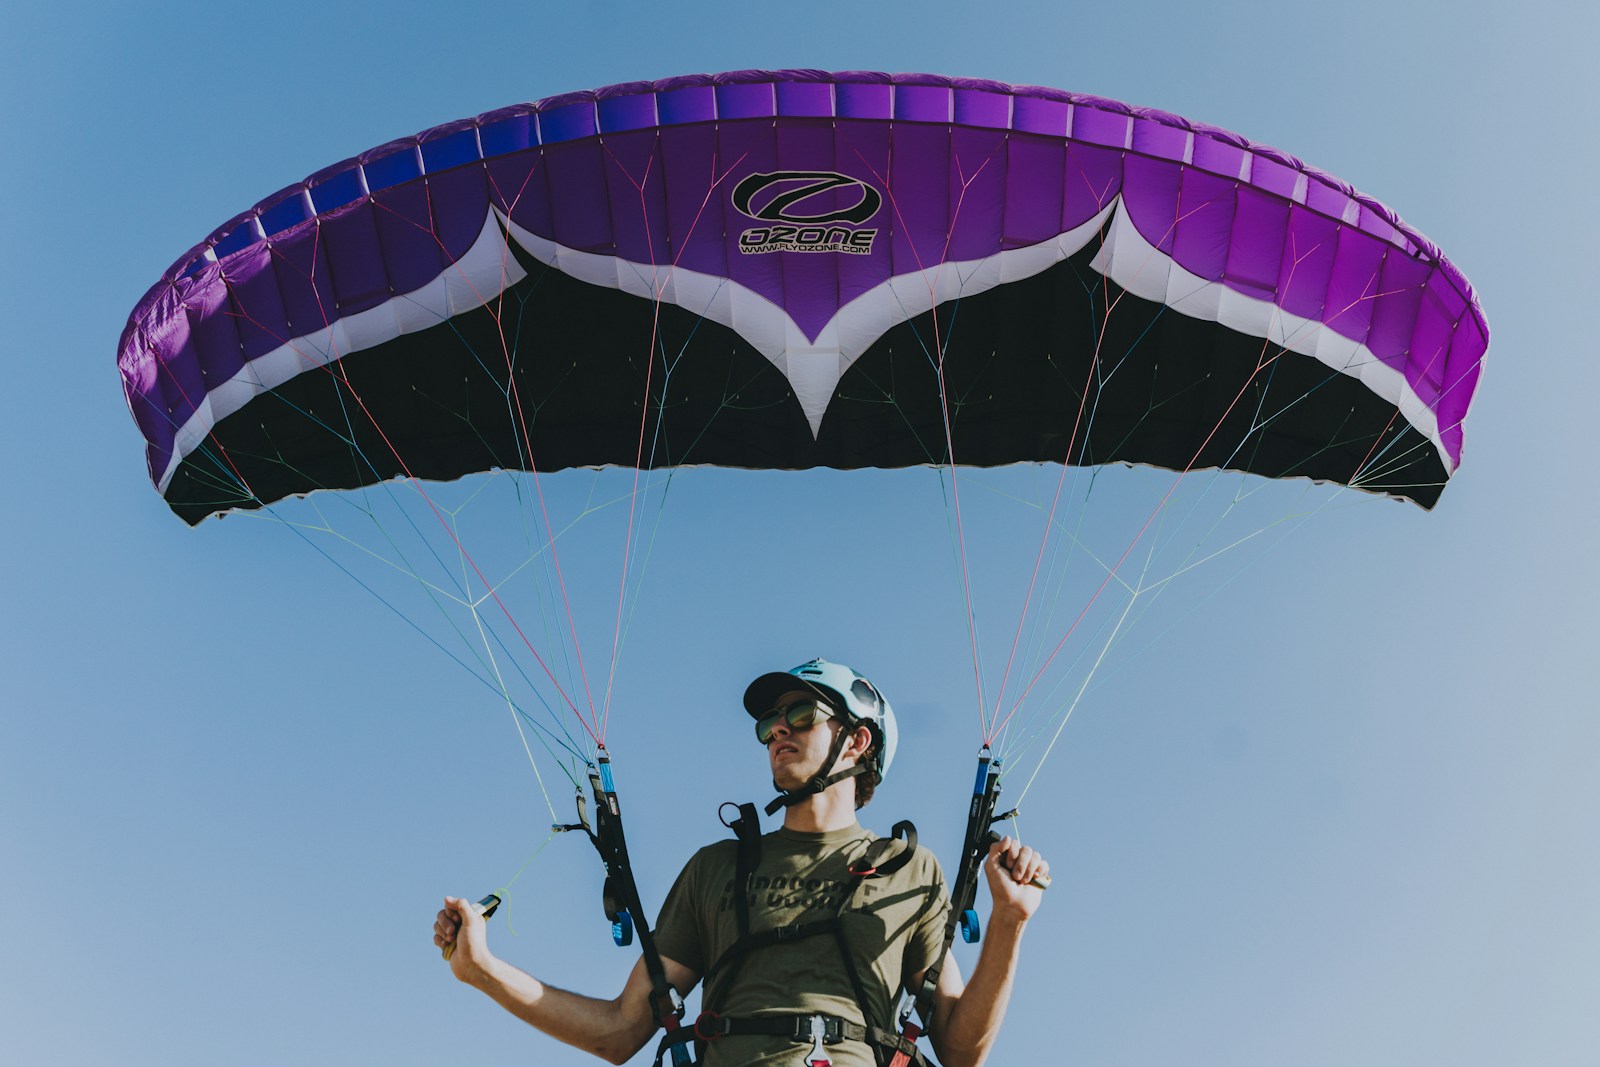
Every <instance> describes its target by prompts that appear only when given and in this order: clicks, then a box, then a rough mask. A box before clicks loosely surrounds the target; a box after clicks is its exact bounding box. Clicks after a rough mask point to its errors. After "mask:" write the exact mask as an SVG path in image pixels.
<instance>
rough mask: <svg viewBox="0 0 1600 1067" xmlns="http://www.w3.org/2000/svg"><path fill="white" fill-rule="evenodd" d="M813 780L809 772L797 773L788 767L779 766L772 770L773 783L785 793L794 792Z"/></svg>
mask: <svg viewBox="0 0 1600 1067" xmlns="http://www.w3.org/2000/svg"><path fill="white" fill-rule="evenodd" d="M809 781H811V776H810V775H809V774H804V775H803V774H797V773H795V772H794V771H793V770H791V769H790V768H788V767H779V768H777V769H776V770H774V771H773V772H772V784H773V785H775V786H777V787H778V788H779V789H781V790H783V791H784V792H785V793H790V792H793V791H794V790H796V789H799V788H800V787H801V786H803V785H805V784H806V783H807V782H809Z"/></svg>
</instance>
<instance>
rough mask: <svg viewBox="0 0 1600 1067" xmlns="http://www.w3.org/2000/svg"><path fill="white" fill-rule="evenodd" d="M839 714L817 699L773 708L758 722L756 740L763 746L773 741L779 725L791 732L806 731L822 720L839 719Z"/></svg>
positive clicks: (810, 698) (809, 698)
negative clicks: (785, 726)
mask: <svg viewBox="0 0 1600 1067" xmlns="http://www.w3.org/2000/svg"><path fill="white" fill-rule="evenodd" d="M838 715H839V713H838V712H837V711H835V710H834V709H833V708H831V707H829V706H828V705H827V704H825V703H823V702H822V701H820V700H818V699H816V698H815V697H806V698H804V699H802V700H796V701H794V702H793V703H791V704H785V705H784V706H783V707H781V708H773V709H772V710H771V711H769V712H767V713H766V714H765V715H763V716H761V718H759V719H757V720H756V740H758V741H760V742H761V743H762V744H763V745H765V744H767V743H768V742H770V741H771V740H772V731H773V730H776V729H777V728H778V723H780V722H782V723H786V724H787V725H788V727H789V728H790V729H791V730H804V729H806V728H807V727H809V726H811V725H813V724H815V723H816V722H817V721H819V720H821V719H833V718H837V717H838Z"/></svg>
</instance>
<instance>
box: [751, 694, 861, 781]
mask: <svg viewBox="0 0 1600 1067" xmlns="http://www.w3.org/2000/svg"><path fill="white" fill-rule="evenodd" d="M815 697H816V694H815V693H811V692H806V691H803V690H799V689H796V690H791V691H790V692H787V693H785V694H783V696H781V697H779V698H778V700H777V702H776V703H775V704H774V705H773V706H774V707H779V708H782V707H787V706H788V705H790V704H792V703H794V702H795V701H796V700H808V699H814V698H815ZM842 728H843V724H842V723H841V722H840V721H839V719H838V718H837V717H835V718H830V719H823V720H820V721H818V722H815V723H813V724H811V725H810V726H808V727H806V728H805V729H803V730H797V729H795V728H794V727H792V726H790V725H789V724H788V723H787V722H785V721H783V720H782V719H779V720H778V725H777V726H775V727H773V730H772V737H771V739H769V740H768V741H767V760H768V761H769V762H770V763H771V764H772V780H773V781H774V782H776V783H777V785H778V788H780V789H798V788H799V787H800V786H802V785H805V784H806V782H808V781H810V780H811V779H812V777H813V776H815V775H816V774H817V773H818V772H820V771H821V770H822V765H823V764H824V763H825V762H827V759H828V750H829V749H830V748H832V747H833V738H834V734H835V733H837V732H838V731H839V730H840V729H842ZM840 766H841V767H842V766H843V762H841V764H840ZM835 769H838V768H835Z"/></svg>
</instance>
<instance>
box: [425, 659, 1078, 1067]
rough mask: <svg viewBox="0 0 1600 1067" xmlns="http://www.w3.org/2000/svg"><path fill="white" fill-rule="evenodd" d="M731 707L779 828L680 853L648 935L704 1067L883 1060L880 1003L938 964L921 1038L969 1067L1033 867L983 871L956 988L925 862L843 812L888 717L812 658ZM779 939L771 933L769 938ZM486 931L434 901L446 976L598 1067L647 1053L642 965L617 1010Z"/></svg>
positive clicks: (1008, 972) (938, 894) (856, 798)
mask: <svg viewBox="0 0 1600 1067" xmlns="http://www.w3.org/2000/svg"><path fill="white" fill-rule="evenodd" d="M745 709H746V710H747V711H748V712H749V713H750V715H751V717H752V718H754V719H755V720H756V736H757V739H758V740H760V741H761V742H762V743H763V744H764V745H765V746H766V749H767V759H768V762H769V764H770V765H771V768H772V778H773V784H774V785H775V786H777V788H778V789H779V790H780V792H781V795H780V797H779V798H778V799H777V800H775V801H774V802H773V803H772V804H771V805H769V814H770V812H771V811H772V810H775V809H776V808H778V807H782V808H783V809H784V817H783V826H782V828H781V829H779V830H776V831H774V832H773V833H770V834H767V835H765V836H763V837H759V838H758V837H755V836H754V835H753V834H746V835H742V838H743V839H742V841H740V842H734V841H722V842H718V843H717V844H713V845H710V846H708V847H706V848H704V849H701V850H700V851H699V852H698V853H696V854H695V856H694V857H693V858H692V859H691V860H690V861H689V863H688V865H687V866H686V867H685V868H684V871H683V873H682V874H681V875H680V876H679V878H678V881H677V883H676V884H675V885H674V886H673V888H672V891H671V892H670V893H669V894H668V896H667V902H666V904H665V905H664V906H663V907H662V911H661V920H660V922H659V923H658V924H657V928H656V934H655V937H656V948H657V950H658V952H659V954H660V956H661V964H662V967H663V969H664V971H665V975H666V978H667V981H668V982H670V983H671V985H672V986H673V987H674V988H675V989H676V990H677V991H678V992H679V994H680V995H685V994H687V993H688V992H689V990H690V989H691V988H693V987H694V986H695V985H696V984H697V983H698V982H700V981H701V979H703V978H704V979H706V980H707V988H706V991H705V994H704V996H703V997H702V1001H703V1004H702V1006H703V1007H704V1008H705V1012H704V1013H703V1014H702V1017H701V1020H700V1022H699V1023H698V1024H697V1028H698V1029H699V1031H700V1034H701V1036H702V1037H709V1038H710V1039H711V1040H710V1041H709V1042H708V1043H707V1049H706V1059H705V1062H706V1063H707V1064H708V1065H713V1067H715V1065H719V1064H726V1065H733V1064H772V1065H774V1067H776V1065H780V1064H782V1065H789V1067H799V1065H801V1064H819V1065H820V1064H824V1063H830V1062H831V1063H832V1064H834V1065H836V1067H856V1065H861V1067H869V1065H871V1064H873V1063H875V1062H879V1060H880V1059H881V1061H882V1062H888V1056H889V1048H888V1046H887V1045H886V1044H885V1043H884V1040H883V1039H884V1037H885V1035H886V1034H888V1033H889V1032H891V1031H892V1030H893V1028H894V1018H893V1011H894V1001H895V1000H896V998H897V997H898V996H899V993H900V991H901V990H902V989H905V990H909V991H911V992H912V993H913V994H915V993H916V992H918V991H920V990H921V989H922V986H923V978H924V976H925V975H926V974H927V973H928V972H929V969H930V968H931V967H932V966H933V965H934V964H935V962H936V961H937V960H938V958H939V954H940V953H941V952H944V953H945V957H944V959H943V961H942V964H941V966H940V967H939V969H938V970H937V972H936V974H937V985H936V987H935V989H934V991H933V996H932V998H931V1011H930V1012H929V1013H928V1014H929V1016H930V1018H929V1019H928V1020H927V1022H928V1036H929V1040H930V1041H931V1042H932V1044H933V1048H934V1051H935V1053H936V1054H937V1056H938V1059H939V1062H940V1063H941V1064H942V1065H943V1067H976V1065H977V1064H980V1063H982V1062H983V1060H984V1058H985V1057H986V1056H987V1055H988V1053H989V1050H990V1049H991V1048H992V1047H993V1044H994V1040H995V1037H996V1036H997V1034H998V1033H999V1029H1000V1022H1001V1020H1002V1018H1003V1017H1004V1015H1005V1007H1006V1002H1007V1000H1008V999H1009V998H1010V995H1011V983H1012V980H1013V977H1014V975H1015V972H1016V961H1017V952H1018V948H1019V946H1020V944H1021V938H1022V931H1023V929H1024V927H1025V926H1026V924H1027V921H1028V919H1029V917H1030V916H1032V914H1033V913H1034V911H1035V910H1036V909H1037V908H1038V906H1039V902H1040V891H1039V890H1038V889H1037V888H1034V887H1033V886H1032V885H1031V884H1030V883H1031V882H1032V881H1033V880H1034V879H1035V878H1036V877H1039V876H1047V875H1048V873H1049V864H1047V863H1045V862H1044V860H1043V858H1042V857H1040V856H1039V855H1038V854H1037V853H1035V852H1034V851H1033V850H1032V849H1030V848H1024V847H1022V846H1021V845H1020V844H1018V843H1016V842H1013V841H1012V840H1011V839H1010V838H1003V839H1001V840H1000V841H999V842H997V843H996V844H995V845H994V846H993V847H992V848H991V849H990V851H989V857H988V861H987V863H986V865H985V868H986V872H985V873H986V877H987V880H988V883H989V892H990V895H991V897H992V899H993V905H994V907H993V912H992V914H991V916H990V919H989V923H988V929H987V934H986V936H985V938H984V942H983V949H982V952H981V953H980V955H979V957H978V963H977V966H976V968H975V969H974V972H973V975H972V981H971V982H969V983H965V984H964V983H963V982H962V980H961V975H960V971H959V969H958V968H957V966H956V964H955V961H954V959H953V958H951V957H950V956H949V955H948V951H947V949H946V946H945V940H944V937H945V935H944V930H945V924H946V918H947V915H948V908H949V901H948V899H947V893H946V890H945V886H944V877H943V875H942V873H941V872H940V870H939V864H938V861H937V860H936V859H935V858H934V857H933V855H932V853H930V852H928V851H927V850H926V849H921V848H916V847H914V846H912V847H907V846H906V845H903V844H901V843H900V842H898V841H884V840H882V839H879V838H877V837H875V835H873V834H871V833H870V832H869V831H867V830H864V829H862V828H861V826H860V825H859V824H858V823H857V822H856V815H855V812H856V809H857V808H858V807H860V806H861V805H862V804H864V803H865V802H866V801H867V800H868V799H870V798H871V795H872V791H873V789H874V788H875V787H876V785H877V783H878V782H879V781H881V779H882V777H883V775H884V774H885V773H886V772H887V771H888V769H889V765H890V763H891V761H892V760H893V757H894V748H895V744H896V740H897V736H898V732H897V728H896V724H895V720H894V712H893V710H892V709H891V708H890V707H889V704H888V703H887V702H886V701H884V700H883V699H882V697H881V696H880V695H879V694H878V692H877V690H876V689H875V688H874V687H873V686H872V683H871V682H869V681H867V679H866V678H864V677H862V676H861V675H859V674H857V673H856V672H855V671H853V670H851V669H850V668H848V667H845V666H843V665H842V664H837V663H828V662H826V661H823V660H812V661H811V662H809V663H803V664H801V665H800V666H798V667H796V668H794V669H793V670H791V671H787V672H781V673H772V674H766V675H763V676H761V677H760V678H757V679H756V680H755V681H754V682H752V683H751V684H750V687H749V688H748V689H747V690H746V692H745ZM752 814H753V813H752ZM898 829H899V828H898V827H897V830H898ZM757 853H759V854H757ZM779 928H781V929H782V931H783V932H782V934H780V935H776V936H775V935H773V934H772V933H770V931H774V930H776V929H779ZM485 930H486V924H485V922H484V920H483V919H482V918H481V917H480V916H479V915H478V914H477V912H475V911H474V910H473V908H472V907H471V905H470V903H469V902H468V901H465V900H463V899H460V898H457V897H446V898H445V908H444V910H442V911H440V912H439V915H438V919H437V921H436V922H435V923H434V938H433V940H434V944H435V945H437V946H439V947H441V948H443V947H445V946H448V945H452V944H453V945H454V946H455V950H454V954H453V956H452V957H451V961H450V967H451V970H452V972H453V973H454V974H455V976H456V977H457V978H458V979H460V980H461V981H463V982H466V983H467V984H469V985H472V986H475V987H477V988H478V989H481V990H483V991H484V992H485V993H487V994H488V995H489V996H490V997H491V998H493V999H494V1000H495V1002H496V1003H498V1004H500V1005H501V1006H502V1007H504V1008H505V1009H506V1010H508V1011H510V1012H511V1013H512V1014H514V1015H516V1016H517V1017H518V1018H520V1019H522V1020H524V1021H525V1022H527V1023H529V1024H531V1025H533V1026H534V1027H536V1028H538V1029H539V1030H542V1031H544V1032H545V1033H547V1034H549V1035H550V1036H552V1037H554V1038H557V1039H558V1040H561V1041H564V1042H566V1043H567V1044H569V1045H573V1046H575V1047H577V1048H581V1049H584V1050H586V1051H588V1052H592V1053H594V1054H595V1055H597V1056H600V1057H602V1058H603V1059H606V1060H609V1061H611V1062H612V1063H623V1062H625V1061H627V1060H628V1059H630V1058H631V1057H632V1056H633V1055H634V1054H635V1053H637V1052H638V1051H639V1049H641V1048H642V1047H644V1045H645V1043H646V1042H647V1041H649V1040H650V1037H651V1035H652V1034H653V1033H654V1031H655V1029H656V1024H655V1022H654V1017H653V1015H652V1012H651V1007H650V989H651V984H650V979H649V976H648V973H647V968H646V966H645V961H644V960H643V959H641V960H640V961H639V963H638V964H637V965H635V967H634V969H633V973H632V974H631V975H630V976H629V978H628V981H627V984H626V985H625V986H624V988H623V990H622V992H621V994H619V995H618V996H617V997H616V998H615V999H614V1000H600V999H596V998H592V997H586V996H582V995H579V994H576V993H569V992H567V991H566V990H562V989H557V988H555V987H554V986H548V985H546V984H544V983H543V982H541V981H539V980H538V979H536V978H534V977H533V976H532V975H529V974H526V973H525V972H523V971H520V970H518V969H517V968H515V967H512V966H510V965H509V964H507V963H505V962H503V961H501V960H500V959H498V958H496V957H495V956H494V955H493V954H492V953H490V951H489V948H488V944H487V941H486V938H485ZM763 932H769V933H766V934H765V936H763ZM791 1023H792V1024H793V1025H792V1026H791ZM779 1031H788V1032H787V1033H782V1032H779ZM824 1031H826V1032H827V1035H828V1043H827V1045H826V1048H824V1038H823V1034H824ZM802 1035H809V1036H802ZM873 1039H878V1049H877V1050H874V1048H873V1047H872V1043H871V1042H872V1040H873ZM888 1040H891V1041H892V1036H891V1037H890V1038H889V1039H888Z"/></svg>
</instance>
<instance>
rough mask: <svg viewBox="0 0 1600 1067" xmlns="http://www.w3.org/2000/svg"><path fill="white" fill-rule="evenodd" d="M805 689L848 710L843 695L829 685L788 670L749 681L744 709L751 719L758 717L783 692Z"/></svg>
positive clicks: (774, 703)
mask: <svg viewBox="0 0 1600 1067" xmlns="http://www.w3.org/2000/svg"><path fill="white" fill-rule="evenodd" d="M807 690H810V691H811V692H813V693H815V694H817V695H818V696H820V697H823V698H824V699H826V700H827V701H828V703H830V704H832V705H833V706H835V707H837V708H839V709H840V710H842V711H848V710H849V708H850V705H849V703H848V702H846V700H845V699H844V697H843V696H841V695H840V694H839V693H838V692H836V691H835V690H834V689H833V688H832V687H831V686H826V685H818V684H817V683H816V682H811V681H807V680H806V679H804V678H801V677H799V676H798V675H793V674H790V673H789V672H788V671H773V672H772V673H771V674H763V675H762V676H761V677H759V678H757V679H756V680H755V681H753V682H751V683H750V686H749V688H747V689H746V690H745V691H744V710H745V711H747V712H749V713H750V717H751V718H752V719H759V718H761V716H763V715H765V714H766V713H767V712H769V711H771V710H772V709H773V707H775V706H776V705H777V703H778V698H779V697H781V696H783V694H785V693H795V692H799V693H804V692H806V691H807Z"/></svg>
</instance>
